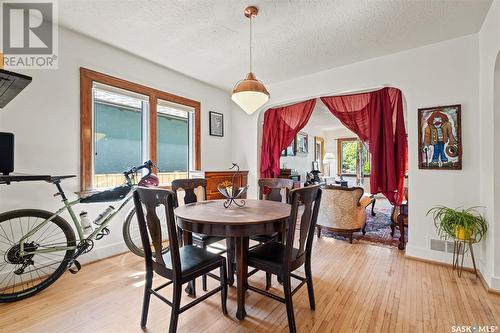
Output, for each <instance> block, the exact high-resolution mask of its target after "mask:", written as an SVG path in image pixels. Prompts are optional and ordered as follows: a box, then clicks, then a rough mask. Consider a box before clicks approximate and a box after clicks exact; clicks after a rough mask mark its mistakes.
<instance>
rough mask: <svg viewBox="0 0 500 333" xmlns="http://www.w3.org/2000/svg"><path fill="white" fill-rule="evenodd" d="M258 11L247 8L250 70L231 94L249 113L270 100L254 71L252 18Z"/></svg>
mask: <svg viewBox="0 0 500 333" xmlns="http://www.w3.org/2000/svg"><path fill="white" fill-rule="evenodd" d="M258 12H259V10H258V8H257V7H255V6H249V7H247V8H245V12H244V14H245V16H246V17H247V18H248V19H249V20H250V72H249V73H248V74H247V76H246V77H245V79H244V80H241V81H239V82H238V83H236V85H235V86H234V88H233V94H232V96H231V99H232V100H233V101H234V102H235V103H236V104H238V106H239V107H240V108H242V109H243V111H245V112H246V113H248V114H252V113H254V112H255V111H257V110H258V109H259V108H260V107H261V106H262V105H264V104H266V103H267V101H269V92H268V91H267V89H266V87H265V86H264V85H263V84H262V82H260V81H259V80H257V79H256V78H255V75H254V74H253V73H252V18H254V17H256V16H257V14H258Z"/></svg>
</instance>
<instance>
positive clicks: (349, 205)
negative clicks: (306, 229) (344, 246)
mask: <svg viewBox="0 0 500 333" xmlns="http://www.w3.org/2000/svg"><path fill="white" fill-rule="evenodd" d="M370 203H371V199H370V197H368V196H363V188H361V187H342V186H336V185H328V186H325V187H324V188H323V195H322V197H321V205H320V209H319V216H318V222H317V231H318V238H319V237H321V230H323V229H324V230H327V231H330V232H333V233H339V234H344V235H346V236H348V237H349V241H350V242H351V243H352V235H353V233H354V232H357V231H363V234H364V226H365V223H366V210H365V208H366V206H368V205H369V204H370Z"/></svg>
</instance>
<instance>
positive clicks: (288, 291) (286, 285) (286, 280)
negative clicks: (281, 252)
mask: <svg viewBox="0 0 500 333" xmlns="http://www.w3.org/2000/svg"><path fill="white" fill-rule="evenodd" d="M283 291H284V293H285V304H286V315H287V317H288V330H289V332H290V333H296V332H297V329H296V327H295V315H294V313H293V301H292V286H291V283H290V275H288V276H284V277H283Z"/></svg>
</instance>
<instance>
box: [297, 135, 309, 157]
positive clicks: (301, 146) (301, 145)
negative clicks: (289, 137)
mask: <svg viewBox="0 0 500 333" xmlns="http://www.w3.org/2000/svg"><path fill="white" fill-rule="evenodd" d="M296 141H297V153H298V154H307V153H308V152H309V141H308V135H307V133H304V132H299V133H298V134H297V140H296Z"/></svg>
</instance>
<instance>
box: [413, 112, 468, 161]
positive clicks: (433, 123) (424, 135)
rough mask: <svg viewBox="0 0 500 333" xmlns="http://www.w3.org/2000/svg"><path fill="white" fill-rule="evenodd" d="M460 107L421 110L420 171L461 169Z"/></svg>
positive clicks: (419, 119)
mask: <svg viewBox="0 0 500 333" xmlns="http://www.w3.org/2000/svg"><path fill="white" fill-rule="evenodd" d="M460 111H461V106H460V105H449V106H439V107H433V108H425V109H418V129H419V132H418V142H419V152H418V166H419V168H420V169H453V170H460V169H462V140H461V125H460Z"/></svg>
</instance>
